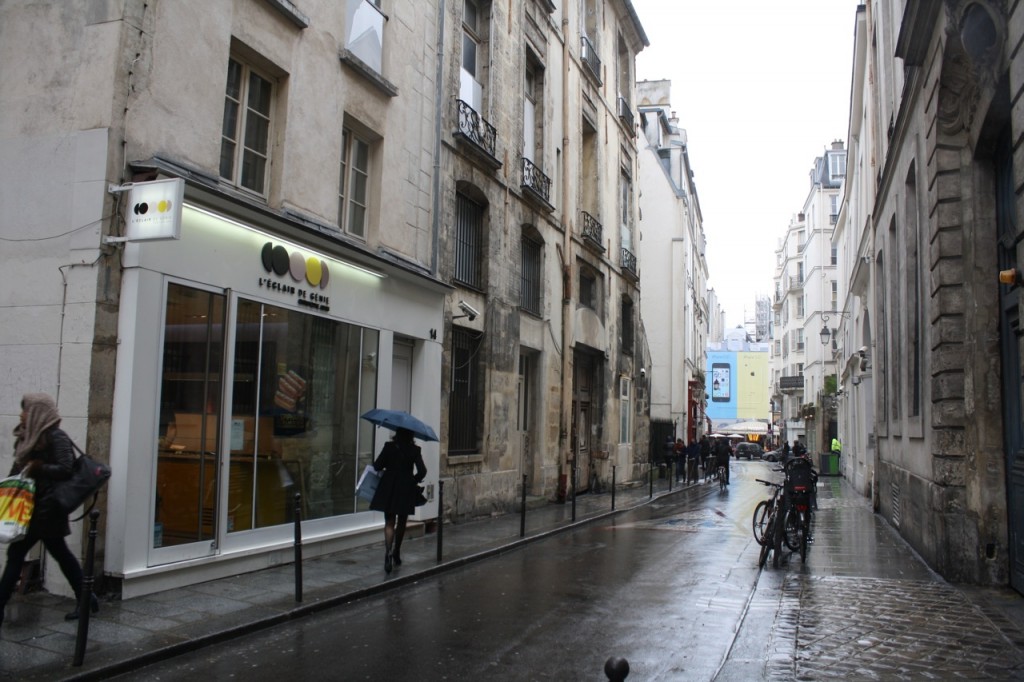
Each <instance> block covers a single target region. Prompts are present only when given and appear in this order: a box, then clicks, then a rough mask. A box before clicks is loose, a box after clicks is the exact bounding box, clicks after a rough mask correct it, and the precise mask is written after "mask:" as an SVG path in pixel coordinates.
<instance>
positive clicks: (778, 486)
mask: <svg viewBox="0 0 1024 682" xmlns="http://www.w3.org/2000/svg"><path fill="white" fill-rule="evenodd" d="M754 480H755V481H757V482H758V483H762V484H764V485H773V486H775V487H776V488H781V487H782V484H781V483H772V482H771V481H762V480H761V479H760V478H755V479H754Z"/></svg>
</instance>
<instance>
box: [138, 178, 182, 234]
mask: <svg viewBox="0 0 1024 682" xmlns="http://www.w3.org/2000/svg"><path fill="white" fill-rule="evenodd" d="M184 198H185V181H184V180H182V179H181V178H171V179H167V180H153V181H151V182H136V183H134V184H133V185H132V186H131V189H130V190H129V191H128V210H127V212H126V213H127V218H126V220H125V236H124V241H129V242H141V241H155V240H159V239H180V238H181V207H182V202H183V200H184Z"/></svg>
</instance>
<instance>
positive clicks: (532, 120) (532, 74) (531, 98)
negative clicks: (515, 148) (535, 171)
mask: <svg viewBox="0 0 1024 682" xmlns="http://www.w3.org/2000/svg"><path fill="white" fill-rule="evenodd" d="M523 89H524V96H523V157H524V158H525V159H527V160H529V161H531V162H534V163H537V164H538V165H542V164H541V162H542V161H543V159H541V156H542V151H543V149H544V67H542V66H541V65H540V62H539V61H538V60H537V58H536V57H534V56H533V55H532V54H529V53H528V54H527V55H526V69H525V74H524V82H523Z"/></svg>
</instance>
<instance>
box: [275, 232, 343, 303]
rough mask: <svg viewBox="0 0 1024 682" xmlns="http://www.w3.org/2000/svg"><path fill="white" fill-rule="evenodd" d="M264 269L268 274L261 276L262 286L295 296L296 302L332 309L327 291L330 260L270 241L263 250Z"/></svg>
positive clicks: (329, 277)
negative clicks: (304, 253)
mask: <svg viewBox="0 0 1024 682" xmlns="http://www.w3.org/2000/svg"><path fill="white" fill-rule="evenodd" d="M260 259H261V260H262V262H263V269H264V270H265V271H266V272H267V274H268V275H269V276H268V277H260V278H259V286H260V287H261V288H263V289H267V290H269V291H279V292H281V293H284V294H287V295H289V296H294V297H295V302H296V304H298V305H300V306H303V307H306V308H313V309H314V310H319V311H322V312H328V311H329V310H330V309H331V299H330V297H329V296H327V294H326V293H321V291H322V290H324V289H326V288H327V283H328V282H330V279H331V274H330V270H328V268H327V263H326V262H325V261H323V260H321V259H319V258H317V257H316V256H305V255H303V254H302V253H301V252H300V251H296V250H294V249H293V250H291V251H290V252H289V250H288V248H286V247H285V246H283V245H281V244H276V245H275V244H274V243H273V242H267V243H266V244H264V245H263V249H262V251H261V252H260Z"/></svg>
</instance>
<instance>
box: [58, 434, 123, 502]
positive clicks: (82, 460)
mask: <svg viewBox="0 0 1024 682" xmlns="http://www.w3.org/2000/svg"><path fill="white" fill-rule="evenodd" d="M71 445H72V447H74V448H75V450H77V451H78V457H76V458H75V463H74V465H73V467H72V470H71V478H69V479H67V480H66V481H61V482H59V483H57V484H56V485H55V486H54V487H53V488H52V489H51V491H50V493H49V496H48V497H47V498H46V499H47V501H49V500H51V499H52V500H53V502H54V504H55V505H56V506H57V507H58V508H59V509H60V510H61V511H62V512H64V513H65V514H70V513H71V512H73V511H75V510H76V509H78V508H79V507H81V506H82V503H83V502H85V501H86V500H87V499H89V496H90V495H94V494H96V493H98V492H99V489H100V488H102V487H103V484H104V483H106V482H107V479H108V478H110V467H108V466H107V465H106V464H103V463H102V462H97V461H96V460H95V459H93V458H92V457H90V456H89V455H87V454H85V453H84V452H82V450H81V448H79V447H78V446H77V445H75V444H74V443H71ZM95 503H96V500H95V498H93V504H95Z"/></svg>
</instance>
